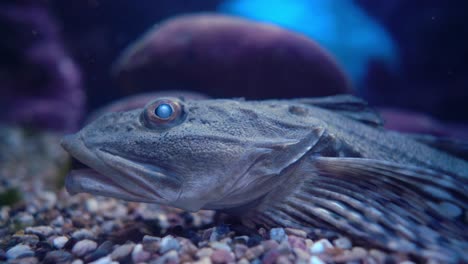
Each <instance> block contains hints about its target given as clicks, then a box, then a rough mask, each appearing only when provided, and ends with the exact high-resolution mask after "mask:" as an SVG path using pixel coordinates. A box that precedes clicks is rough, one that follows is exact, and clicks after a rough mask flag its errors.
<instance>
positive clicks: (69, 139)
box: [60, 134, 83, 155]
mask: <svg viewBox="0 0 468 264" xmlns="http://www.w3.org/2000/svg"><path fill="white" fill-rule="evenodd" d="M60 145H61V146H62V148H63V149H65V150H66V151H67V152H68V153H70V154H72V155H73V153H76V152H77V151H78V149H79V148H81V146H82V145H83V142H82V140H81V138H80V136H79V134H71V135H66V136H64V137H63V138H62V140H61V141H60Z"/></svg>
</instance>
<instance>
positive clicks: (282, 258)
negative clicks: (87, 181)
mask: <svg viewBox="0 0 468 264" xmlns="http://www.w3.org/2000/svg"><path fill="white" fill-rule="evenodd" d="M231 222H234V223H230V218H229V217H227V216H224V215H216V214H215V213H214V212H212V211H200V212H197V213H187V212H183V211H181V210H178V209H174V208H169V207H163V206H158V205H152V204H143V203H132V202H124V201H119V200H115V199H111V198H103V197H95V196H91V195H87V194H80V195H76V196H69V195H68V194H67V193H66V191H64V190H61V191H59V192H58V193H54V192H48V191H44V192H42V193H40V194H38V195H37V197H36V198H35V199H32V200H29V201H23V202H20V203H18V204H15V205H14V206H11V207H10V206H4V207H2V208H1V211H0V226H1V228H0V237H1V239H0V262H2V261H6V262H8V263H73V264H79V263H96V264H98V263H99V264H103V263H154V264H158V263H181V262H193V263H314V264H320V263H331V262H332V263H401V262H404V261H406V262H405V263H406V264H407V263H411V262H408V261H407V258H406V257H405V256H404V255H390V254H387V253H384V252H382V251H379V250H377V249H370V248H362V247H357V246H353V244H352V241H351V240H350V239H349V238H347V237H338V238H335V239H330V240H327V239H323V238H322V239H321V238H317V237H311V235H310V234H307V233H306V232H304V231H302V230H295V229H288V228H286V229H283V228H273V229H271V230H265V229H264V228H259V229H256V230H251V229H248V228H245V227H243V226H242V225H240V224H239V223H235V221H231Z"/></svg>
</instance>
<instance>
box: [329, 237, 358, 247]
mask: <svg viewBox="0 0 468 264" xmlns="http://www.w3.org/2000/svg"><path fill="white" fill-rule="evenodd" d="M333 244H334V245H335V247H337V248H341V249H350V248H351V247H352V246H353V245H352V243H351V240H349V238H347V237H340V238H337V239H335V240H334V241H333Z"/></svg>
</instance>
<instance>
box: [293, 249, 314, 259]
mask: <svg viewBox="0 0 468 264" xmlns="http://www.w3.org/2000/svg"><path fill="white" fill-rule="evenodd" d="M293 252H294V255H296V257H297V260H298V261H299V262H301V261H302V262H307V260H308V259H309V258H310V254H309V253H308V252H307V251H305V250H302V249H301V248H293Z"/></svg>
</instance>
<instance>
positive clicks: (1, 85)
mask: <svg viewBox="0 0 468 264" xmlns="http://www.w3.org/2000/svg"><path fill="white" fill-rule="evenodd" d="M28 2H31V3H28ZM0 25H1V29H2V33H3V35H4V36H8V38H4V39H3V40H2V42H1V43H0V57H2V61H1V62H0V90H1V96H0V107H1V108H0V120H1V121H4V122H8V123H14V124H19V125H25V126H31V127H34V128H40V129H51V130H57V131H70V130H73V129H75V128H76V127H77V125H78V121H79V119H80V117H81V114H82V113H83V110H84V93H83V91H82V87H81V77H80V73H79V71H78V69H77V67H76V65H75V64H74V62H73V61H72V59H71V58H70V57H69V56H68V54H67V53H66V51H65V49H64V47H63V44H62V42H61V39H60V37H59V32H58V28H57V26H56V25H55V23H54V21H53V19H52V18H51V17H50V15H49V14H48V12H47V10H46V8H45V7H44V6H42V5H41V4H38V3H33V2H32V1H25V2H22V4H12V3H11V4H7V3H2V4H0ZM3 31H5V32H3Z"/></svg>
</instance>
